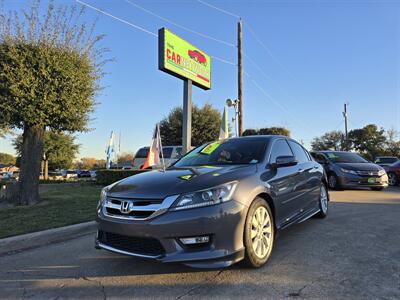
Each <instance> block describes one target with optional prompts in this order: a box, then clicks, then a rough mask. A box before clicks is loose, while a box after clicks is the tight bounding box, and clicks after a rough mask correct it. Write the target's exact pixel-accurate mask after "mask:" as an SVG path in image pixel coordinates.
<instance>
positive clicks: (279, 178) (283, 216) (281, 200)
mask: <svg viewBox="0 0 400 300" xmlns="http://www.w3.org/2000/svg"><path fill="white" fill-rule="evenodd" d="M293 155H294V154H293V152H292V150H291V149H290V147H289V144H288V142H287V140H286V139H284V138H282V139H278V140H275V141H274V143H273V145H272V147H271V152H270V157H269V164H270V165H271V164H274V163H275V162H276V158H277V157H279V156H293ZM271 173H272V175H271V178H270V179H269V180H268V184H269V186H270V189H271V192H272V194H273V196H274V198H275V199H276V204H277V207H276V212H277V216H276V217H277V222H278V223H279V225H278V224H277V225H278V226H279V227H280V226H284V225H285V224H286V223H289V222H290V221H291V220H293V219H294V218H295V217H296V215H298V212H299V210H300V206H301V205H300V203H299V200H298V197H299V196H300V191H299V190H298V181H299V176H300V174H299V173H298V166H297V165H295V166H287V167H280V168H273V169H271Z"/></svg>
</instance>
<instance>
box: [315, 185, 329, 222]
mask: <svg viewBox="0 0 400 300" xmlns="http://www.w3.org/2000/svg"><path fill="white" fill-rule="evenodd" d="M323 191H325V197H326V208H325V207H324V203H323V201H324V200H323V198H322V197H323ZM318 204H319V213H317V214H316V215H315V216H316V217H317V218H320V219H323V218H326V216H327V215H328V211H329V209H328V208H329V195H328V189H327V188H326V186H325V184H323V183H321V187H320V193H319V203H318Z"/></svg>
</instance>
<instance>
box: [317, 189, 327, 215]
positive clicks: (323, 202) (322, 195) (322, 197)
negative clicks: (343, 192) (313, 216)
mask: <svg viewBox="0 0 400 300" xmlns="http://www.w3.org/2000/svg"><path fill="white" fill-rule="evenodd" d="M319 199H320V202H321V210H322V213H323V214H326V212H327V211H328V193H327V191H326V188H325V186H324V185H322V186H321V192H320V198H319Z"/></svg>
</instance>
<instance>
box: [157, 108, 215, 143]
mask: <svg viewBox="0 0 400 300" xmlns="http://www.w3.org/2000/svg"><path fill="white" fill-rule="evenodd" d="M220 124H221V114H220V113H219V111H218V110H216V109H215V108H213V107H212V106H211V105H210V104H205V105H204V106H203V107H202V108H199V107H198V106H196V105H193V110H192V146H199V145H202V144H204V143H207V142H210V141H214V140H216V139H218V134H219V128H220ZM160 132H161V139H162V143H163V145H164V146H172V145H182V108H181V107H175V108H173V109H172V110H171V112H170V113H169V115H168V116H167V117H166V118H164V119H162V120H161V121H160Z"/></svg>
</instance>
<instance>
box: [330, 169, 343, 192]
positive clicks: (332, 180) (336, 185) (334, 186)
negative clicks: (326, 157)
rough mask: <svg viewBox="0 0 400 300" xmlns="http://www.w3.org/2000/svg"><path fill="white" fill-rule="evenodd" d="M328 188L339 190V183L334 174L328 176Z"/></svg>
mask: <svg viewBox="0 0 400 300" xmlns="http://www.w3.org/2000/svg"><path fill="white" fill-rule="evenodd" d="M328 186H329V188H330V189H332V190H339V189H340V184H339V181H338V178H337V176H336V174H334V173H330V174H329V175H328Z"/></svg>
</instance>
